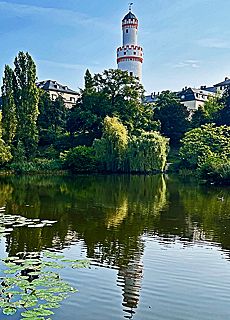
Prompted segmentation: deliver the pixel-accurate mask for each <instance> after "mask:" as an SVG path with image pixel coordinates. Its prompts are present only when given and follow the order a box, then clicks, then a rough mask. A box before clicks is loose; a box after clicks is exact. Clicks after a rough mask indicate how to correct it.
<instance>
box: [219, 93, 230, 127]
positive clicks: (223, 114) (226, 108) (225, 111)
mask: <svg viewBox="0 0 230 320" xmlns="http://www.w3.org/2000/svg"><path fill="white" fill-rule="evenodd" d="M219 103H220V104H222V108H220V109H219V110H218V111H217V113H216V115H215V122H216V124H217V125H218V126H220V125H225V124H226V125H227V126H230V88H229V87H228V88H227V89H226V91H225V93H224V95H223V97H222V98H220V99H219Z"/></svg>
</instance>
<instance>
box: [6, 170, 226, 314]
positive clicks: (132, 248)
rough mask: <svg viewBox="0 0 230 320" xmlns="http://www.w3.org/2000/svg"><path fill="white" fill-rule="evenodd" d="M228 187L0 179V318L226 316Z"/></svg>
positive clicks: (87, 178)
mask: <svg viewBox="0 0 230 320" xmlns="http://www.w3.org/2000/svg"><path fill="white" fill-rule="evenodd" d="M229 194H230V188H227V187H223V188H222V187H215V186H210V187H207V186H201V185H198V183H197V181H196V180H195V179H192V178H188V177H178V176H177V175H155V176H151V175H147V176H144V175H140V176H139V175H76V176H66V177H60V176H40V175H36V176H15V177H1V178H0V255H1V256H0V258H1V259H2V260H1V261H0V269H1V271H0V277H1V288H0V289H1V294H0V318H1V319H9V316H8V315H7V314H4V313H3V312H5V313H7V312H8V313H9V314H12V315H10V319H12V320H16V319H17V320H18V319H26V318H28V319H53V320H61V319H70V320H72V319H73V320H74V319H81V320H85V319H87V320H99V319H100V320H101V319H111V320H119V319H135V320H142V319H145V320H148V319H149V320H150V319H151V320H152V319H157V320H161V319H162V320H163V319H164V320H168V319H170V320H173V319H175V320H179V319H181V320H185V319H186V320H187V319H191V320H194V319H196V320H204V319H207V320H210V319H215V320H216V319H230V299H229V294H230V259H229V256H230V255H229V253H230V251H229V250H230V196H229ZM222 197H223V199H221V200H218V199H217V198H222ZM75 289H77V291H76V290H75ZM9 292H11V293H12V294H10V295H9ZM23 301H24V302H23ZM52 304H53V305H52ZM55 304H56V305H55ZM10 308H11V309H10ZM4 310H5V311H4ZM6 310H7V311H6ZM12 310H13V311H12ZM32 310H34V311H32ZM42 310H43V311H42ZM44 310H46V311H44ZM47 310H48V311H47ZM11 311H12V312H11ZM40 311H42V312H40ZM50 311H51V312H50ZM31 312H32V313H31ZM49 312H50V313H49Z"/></svg>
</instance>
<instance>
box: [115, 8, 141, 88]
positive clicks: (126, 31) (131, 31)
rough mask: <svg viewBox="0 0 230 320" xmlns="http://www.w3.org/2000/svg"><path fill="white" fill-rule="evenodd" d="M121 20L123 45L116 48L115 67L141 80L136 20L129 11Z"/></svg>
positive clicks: (139, 48)
mask: <svg viewBox="0 0 230 320" xmlns="http://www.w3.org/2000/svg"><path fill="white" fill-rule="evenodd" d="M131 6H132V3H131V4H130V7H129V13H128V14H127V15H126V16H125V17H124V18H123V20H122V30H123V46H122V47H119V48H118V49H117V68H118V69H120V70H123V71H128V73H129V75H132V76H134V77H138V78H139V79H140V82H141V81H142V62H143V49H142V47H140V46H138V45H137V28H138V20H137V18H136V16H135V15H134V14H133V13H132V12H131Z"/></svg>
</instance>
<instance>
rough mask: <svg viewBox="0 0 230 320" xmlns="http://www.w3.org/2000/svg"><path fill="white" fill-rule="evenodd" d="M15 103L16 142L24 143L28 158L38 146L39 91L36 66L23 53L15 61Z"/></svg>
mask: <svg viewBox="0 0 230 320" xmlns="http://www.w3.org/2000/svg"><path fill="white" fill-rule="evenodd" d="M14 65H15V68H14V78H13V87H14V101H15V106H16V116H17V123H18V125H17V131H16V141H19V140H20V141H22V142H23V144H24V146H25V150H26V155H27V157H30V156H32V155H33V154H34V153H35V151H36V149H37V145H38V129H37V124H36V122H37V118H38V100H39V95H38V89H37V87H36V84H35V81H36V79H37V77H36V65H35V63H34V61H33V59H32V57H31V56H30V55H29V53H28V52H27V53H26V54H25V53H24V52H22V51H20V52H19V53H18V56H17V57H16V58H15V60H14Z"/></svg>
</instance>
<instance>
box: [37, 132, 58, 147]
mask: <svg viewBox="0 0 230 320" xmlns="http://www.w3.org/2000/svg"><path fill="white" fill-rule="evenodd" d="M56 140H57V133H56V132H54V131H53V130H52V129H40V132H39V145H40V146H47V145H50V144H53V143H55V142H56Z"/></svg>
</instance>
